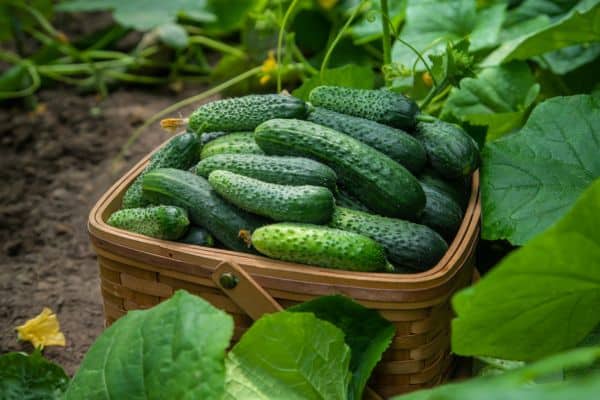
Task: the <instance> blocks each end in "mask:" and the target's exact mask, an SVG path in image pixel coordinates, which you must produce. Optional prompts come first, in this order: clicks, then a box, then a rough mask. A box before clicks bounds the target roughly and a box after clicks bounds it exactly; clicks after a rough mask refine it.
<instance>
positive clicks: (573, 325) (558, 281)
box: [452, 142, 600, 361]
mask: <svg viewBox="0 0 600 400" xmlns="http://www.w3.org/2000/svg"><path fill="white" fill-rule="evenodd" d="M587 144H589V142H586V145H587ZM594 155H595V156H597V155H598V152H595V153H594ZM599 223H600V179H599V180H596V181H595V183H594V184H593V185H592V186H591V187H590V188H589V189H588V190H586V191H585V192H584V194H583V195H582V196H581V197H580V198H579V199H578V200H577V203H576V204H575V206H574V207H573V208H572V209H571V210H570V211H569V213H567V214H566V215H565V216H564V218H562V219H561V220H560V221H559V222H558V223H557V224H556V225H555V226H553V227H552V228H550V229H548V230H547V231H546V232H544V233H542V234H540V235H539V236H537V237H536V238H534V239H532V240H531V241H530V242H528V243H527V244H526V245H525V246H524V247H522V248H521V249H519V250H516V251H514V252H513V253H511V254H510V255H509V256H507V257H506V258H505V259H504V260H503V261H502V262H501V263H500V264H499V265H498V266H496V267H495V268H494V269H493V270H492V271H491V272H489V273H488V274H487V275H486V276H485V277H484V278H483V279H482V280H481V281H479V282H478V283H477V284H476V285H474V286H472V287H470V288H468V289H465V290H463V291H461V292H459V293H458V294H457V295H455V296H454V298H453V300H452V304H453V306H454V309H455V311H456V314H457V318H455V319H454V320H453V322H452V350H453V351H454V352H455V353H457V354H460V355H478V356H490V357H498V358H504V359H511V360H525V361H530V360H536V359H539V358H541V357H544V356H547V355H550V354H553V353H555V352H557V351H561V350H565V349H569V348H572V347H574V346H576V345H577V344H578V343H580V342H581V340H582V339H584V338H585V337H586V335H588V334H589V333H590V332H591V331H592V330H593V329H594V328H595V327H596V326H597V325H598V323H600V314H599V313H598V309H600V269H599V268H596V267H597V265H598V260H600V231H599V230H598V228H597V227H598V224H599ZM532 282H533V283H534V284H532Z"/></svg>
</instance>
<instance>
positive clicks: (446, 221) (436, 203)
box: [418, 182, 463, 239]
mask: <svg viewBox="0 0 600 400" xmlns="http://www.w3.org/2000/svg"><path fill="white" fill-rule="evenodd" d="M421 186H422V187H423V191H424V192H425V197H426V198H427V201H426V203H425V209H424V210H423V212H422V213H421V215H420V216H419V221H418V222H419V223H420V224H423V225H427V226H428V227H430V228H432V229H433V230H435V231H436V232H438V233H439V234H440V235H442V236H444V237H445V238H448V239H451V238H452V237H453V236H454V234H455V233H456V231H457V230H458V227H459V226H460V223H461V222H462V218H463V211H462V208H461V207H460V204H458V203H457V202H456V201H454V199H453V198H452V197H451V196H448V194H447V193H445V192H443V191H441V190H439V189H438V188H437V187H435V186H432V185H429V184H426V183H423V182H421Z"/></svg>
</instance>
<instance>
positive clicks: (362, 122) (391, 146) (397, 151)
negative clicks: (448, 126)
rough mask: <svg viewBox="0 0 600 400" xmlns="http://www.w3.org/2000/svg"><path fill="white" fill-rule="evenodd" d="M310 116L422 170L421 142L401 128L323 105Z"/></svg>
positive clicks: (311, 119) (409, 166)
mask: <svg viewBox="0 0 600 400" xmlns="http://www.w3.org/2000/svg"><path fill="white" fill-rule="evenodd" d="M307 120H308V121H311V122H314V123H317V124H320V125H323V126H328V127H329V128H331V129H335V130H336V131H339V132H342V133H345V134H347V135H349V136H352V137H353V138H354V139H357V140H360V141H361V142H363V143H365V144H368V145H369V146H371V147H373V148H374V149H377V150H379V151H380V152H382V153H383V154H385V155H387V156H388V157H390V158H391V159H392V160H394V161H396V162H397V163H400V164H402V165H403V166H404V167H406V169H408V170H409V171H411V172H419V171H421V170H422V169H423V166H425V163H426V162H427V155H426V154H425V149H424V148H423V146H422V145H421V143H420V142H419V141H418V140H417V139H415V138H414V137H412V136H410V135H409V134H408V133H406V132H404V131H402V130H400V129H396V128H392V127H390V126H387V125H383V124H380V123H378V122H375V121H371V120H368V119H364V118H359V117H353V116H350V115H345V114H340V113H338V112H335V111H331V110H327V109H325V108H322V107H316V108H315V109H314V110H312V111H311V112H310V113H309V114H308V118H307Z"/></svg>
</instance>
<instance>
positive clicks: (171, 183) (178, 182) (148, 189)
mask: <svg viewBox="0 0 600 400" xmlns="http://www.w3.org/2000/svg"><path fill="white" fill-rule="evenodd" d="M143 189H144V197H145V198H146V199H147V200H148V201H150V202H153V203H155V204H171V205H175V206H179V207H182V208H185V209H187V210H188V213H189V216H190V221H191V222H192V223H193V224H195V225H200V226H202V227H204V228H206V229H207V230H208V231H209V232H210V233H211V234H212V235H213V236H214V237H215V238H216V239H218V240H219V241H220V242H221V243H223V244H224V245H225V246H226V247H228V248H230V249H233V250H237V251H245V252H249V251H250V249H249V248H248V246H247V244H246V242H245V241H244V239H243V238H242V237H240V231H250V232H252V231H253V230H254V229H256V228H258V227H259V226H261V225H264V224H265V223H266V221H264V220H263V219H262V218H259V217H257V216H255V215H252V214H249V213H247V212H245V211H242V210H240V209H238V208H237V207H234V206H232V205H230V204H229V203H227V202H226V201H225V200H223V199H222V198H221V197H220V196H219V195H218V194H217V193H216V192H215V191H214V190H213V188H212V187H211V186H210V184H209V183H208V181H207V180H206V179H204V178H202V177H201V176H198V175H195V174H192V173H191V172H187V171H181V170H177V169H172V168H164V169H157V170H154V171H152V172H149V173H148V174H146V175H145V176H144V181H143Z"/></svg>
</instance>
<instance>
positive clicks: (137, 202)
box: [122, 133, 200, 208]
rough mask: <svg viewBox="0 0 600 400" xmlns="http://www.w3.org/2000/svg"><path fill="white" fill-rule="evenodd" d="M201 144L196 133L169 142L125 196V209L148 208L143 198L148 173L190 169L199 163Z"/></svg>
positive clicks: (179, 136)
mask: <svg viewBox="0 0 600 400" xmlns="http://www.w3.org/2000/svg"><path fill="white" fill-rule="evenodd" d="M199 151H200V143H199V141H198V137H197V135H196V134H194V133H182V134H180V135H177V136H175V137H174V138H172V139H171V140H169V141H168V142H167V143H166V144H165V145H164V146H163V147H162V148H160V149H159V150H157V151H156V153H154V155H153V156H152V157H151V158H150V161H149V162H148V165H147V166H146V168H144V170H143V171H142V173H141V174H140V175H139V176H138V177H137V178H136V179H135V180H134V181H133V183H132V184H131V186H129V188H128V189H127V191H126V192H125V195H124V196H123V205H122V207H123V208H137V207H144V206H147V205H148V203H147V202H146V201H144V199H143V197H142V179H143V177H144V175H145V174H146V173H148V172H149V171H152V170H154V169H157V168H177V169H188V168H190V166H192V165H194V164H195V163H196V162H198V152H199Z"/></svg>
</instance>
